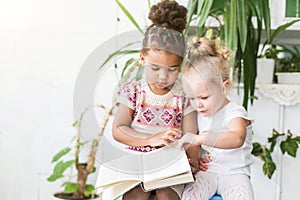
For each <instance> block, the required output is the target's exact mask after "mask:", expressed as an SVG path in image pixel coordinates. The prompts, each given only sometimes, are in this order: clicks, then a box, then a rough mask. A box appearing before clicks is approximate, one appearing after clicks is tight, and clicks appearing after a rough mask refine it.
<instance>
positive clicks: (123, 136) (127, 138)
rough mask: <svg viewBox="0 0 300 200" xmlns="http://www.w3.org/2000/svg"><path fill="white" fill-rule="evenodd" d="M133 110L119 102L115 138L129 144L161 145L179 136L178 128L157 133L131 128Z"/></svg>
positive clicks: (114, 129) (115, 120)
mask: <svg viewBox="0 0 300 200" xmlns="http://www.w3.org/2000/svg"><path fill="white" fill-rule="evenodd" d="M133 112H134V111H133V110H132V109H130V108H128V107H127V106H125V105H123V104H119V107H118V111H117V113H116V115H115V119H114V122H113V127H112V133H113V137H114V139H115V140H117V141H119V142H121V143H123V144H126V145H129V146H147V145H151V146H159V145H169V144H170V141H175V140H176V139H175V138H176V137H178V136H179V131H178V130H172V129H170V130H168V131H164V132H160V133H157V134H148V133H142V132H138V131H135V130H133V129H132V128H131V122H132V117H133Z"/></svg>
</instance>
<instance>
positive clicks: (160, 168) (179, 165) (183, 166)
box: [143, 147, 191, 182]
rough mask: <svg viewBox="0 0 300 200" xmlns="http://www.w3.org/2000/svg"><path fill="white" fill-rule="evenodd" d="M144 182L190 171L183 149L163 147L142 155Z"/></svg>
mask: <svg viewBox="0 0 300 200" xmlns="http://www.w3.org/2000/svg"><path fill="white" fill-rule="evenodd" d="M143 168H144V182H148V181H152V180H159V179H164V178H166V177H172V176H174V175H178V174H183V173H186V172H189V171H191V168H190V164H189V162H188V160H187V156H186V154H185V151H184V150H180V149H176V148H172V147H164V148H162V149H159V150H157V151H156V152H153V153H152V152H150V153H145V154H144V155H143Z"/></svg>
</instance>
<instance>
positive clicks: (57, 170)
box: [47, 160, 75, 182]
mask: <svg viewBox="0 0 300 200" xmlns="http://www.w3.org/2000/svg"><path fill="white" fill-rule="evenodd" d="M74 162H75V161H74V160H69V161H67V162H63V161H60V162H58V163H57V164H56V165H55V167H54V170H53V174H52V175H51V176H50V177H48V179H47V180H48V181H50V182H53V181H56V180H57V179H59V178H61V177H63V173H64V172H65V171H66V170H67V169H68V168H69V167H71V166H72V165H73V164H74Z"/></svg>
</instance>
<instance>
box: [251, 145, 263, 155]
mask: <svg viewBox="0 0 300 200" xmlns="http://www.w3.org/2000/svg"><path fill="white" fill-rule="evenodd" d="M252 145H253V149H252V151H251V154H252V155H254V156H256V157H258V156H260V155H261V154H262V153H263V149H262V147H261V144H259V143H258V142H253V144H252Z"/></svg>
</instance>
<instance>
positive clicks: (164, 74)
mask: <svg viewBox="0 0 300 200" xmlns="http://www.w3.org/2000/svg"><path fill="white" fill-rule="evenodd" d="M167 79H168V73H167V72H165V71H164V70H161V71H160V72H159V80H167Z"/></svg>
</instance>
